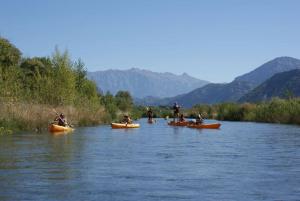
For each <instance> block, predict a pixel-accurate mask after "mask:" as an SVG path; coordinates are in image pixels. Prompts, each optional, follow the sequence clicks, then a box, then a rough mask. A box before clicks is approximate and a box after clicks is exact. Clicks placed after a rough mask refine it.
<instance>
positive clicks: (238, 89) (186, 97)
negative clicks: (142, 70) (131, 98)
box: [139, 57, 300, 107]
mask: <svg viewBox="0 0 300 201" xmlns="http://www.w3.org/2000/svg"><path fill="white" fill-rule="evenodd" d="M292 69H300V60H298V59H295V58H291V57H278V58H275V59H273V60H271V61H269V62H267V63H265V64H263V65H261V66H259V67H258V68H256V69H255V70H253V71H251V72H249V73H246V74H244V75H241V76H239V77H237V78H236V79H235V80H234V81H232V82H230V83H228V84H208V85H206V86H204V87H201V88H198V89H195V90H193V91H191V92H189V93H186V94H182V95H178V96H176V97H171V98H166V99H161V100H157V101H156V102H152V104H153V105H170V104H172V103H173V102H175V101H177V102H178V103H180V104H181V105H183V106H184V107H191V106H193V105H195V104H198V103H206V104H213V103H221V102H236V101H238V100H239V99H240V98H241V97H242V96H244V95H245V94H247V93H248V92H250V91H251V90H252V89H254V88H255V87H257V86H258V85H259V84H261V83H262V82H264V81H266V80H267V79H269V78H270V77H272V76H273V75H275V74H276V73H280V72H285V71H290V70H292ZM139 103H143V101H139ZM150 103H151V102H150Z"/></svg>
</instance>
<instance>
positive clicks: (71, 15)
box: [0, 0, 300, 82]
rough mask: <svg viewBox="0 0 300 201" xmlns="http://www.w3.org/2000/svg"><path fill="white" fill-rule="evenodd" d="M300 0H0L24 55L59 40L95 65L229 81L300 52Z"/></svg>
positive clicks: (3, 26)
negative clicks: (278, 58)
mask: <svg viewBox="0 0 300 201" xmlns="http://www.w3.org/2000/svg"><path fill="white" fill-rule="evenodd" d="M299 9H300V1H298V0H277V1H276V0H256V1H255V0H248V1H243V0H223V1H222V0H207V1H201V0H118V1H117V0H107V1H101V0H98V1H96V0H94V1H93V0H86V1H84V0H81V1H79V0H77V1H76V0H0V35H1V36H2V37H5V38H8V39H9V40H10V41H11V42H12V43H14V44H15V45H16V46H17V47H18V48H20V50H21V51H22V52H23V55H24V56H30V57H31V56H47V55H51V53H52V52H53V50H54V48H55V46H56V45H57V46H58V47H59V48H60V49H61V50H64V49H68V50H69V52H70V54H71V56H72V58H74V59H77V58H81V59H82V60H83V61H84V62H85V64H86V67H87V68H88V70H89V71H96V70H105V69H110V68H113V69H129V68H132V67H137V68H143V69H148V70H152V71H157V72H173V73H176V74H182V73H183V72H186V73H188V74H190V75H192V76H195V77H197V78H201V79H205V80H209V81H212V82H229V81H231V80H232V79H233V78H234V77H236V76H238V75H241V74H243V73H246V72H248V71H250V70H252V69H254V68H256V67H258V66H259V65H261V64H263V63H264V62H266V61H268V60H271V59H273V58H275V57H278V56H292V57H296V58H300V26H299V20H300V12H299Z"/></svg>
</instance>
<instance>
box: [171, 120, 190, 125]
mask: <svg viewBox="0 0 300 201" xmlns="http://www.w3.org/2000/svg"><path fill="white" fill-rule="evenodd" d="M188 124H189V122H188V121H179V122H174V121H170V122H168V125H169V126H187V125H188Z"/></svg>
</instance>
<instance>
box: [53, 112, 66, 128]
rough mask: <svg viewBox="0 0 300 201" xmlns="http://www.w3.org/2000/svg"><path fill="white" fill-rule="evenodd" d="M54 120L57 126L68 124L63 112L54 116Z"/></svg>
mask: <svg viewBox="0 0 300 201" xmlns="http://www.w3.org/2000/svg"><path fill="white" fill-rule="evenodd" d="M54 121H57V124H58V125H59V126H67V125H68V123H67V120H66V119H65V115H64V114H63V113H61V114H60V115H58V116H56V117H55V119H54Z"/></svg>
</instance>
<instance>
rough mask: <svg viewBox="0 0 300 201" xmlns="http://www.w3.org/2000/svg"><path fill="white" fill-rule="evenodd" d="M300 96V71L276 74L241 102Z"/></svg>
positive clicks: (245, 96)
mask: <svg viewBox="0 0 300 201" xmlns="http://www.w3.org/2000/svg"><path fill="white" fill-rule="evenodd" d="M289 95H293V96H300V70H299V69H296V70H291V71H287V72H283V73H278V74H275V75H274V76H273V77H271V78H269V79H268V80H266V81H265V82H263V83H262V84H261V85H259V86H258V87H256V88H255V89H253V90H252V91H251V92H249V93H247V94H246V95H244V96H243V97H242V98H241V99H240V100H239V102H259V101H265V100H269V99H271V98H272V97H280V98H287V97H288V96H289Z"/></svg>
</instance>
